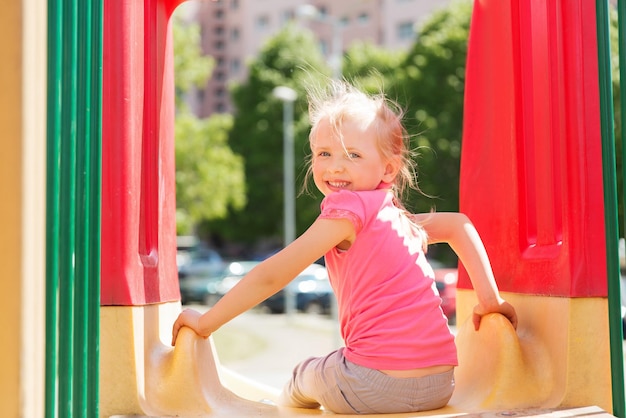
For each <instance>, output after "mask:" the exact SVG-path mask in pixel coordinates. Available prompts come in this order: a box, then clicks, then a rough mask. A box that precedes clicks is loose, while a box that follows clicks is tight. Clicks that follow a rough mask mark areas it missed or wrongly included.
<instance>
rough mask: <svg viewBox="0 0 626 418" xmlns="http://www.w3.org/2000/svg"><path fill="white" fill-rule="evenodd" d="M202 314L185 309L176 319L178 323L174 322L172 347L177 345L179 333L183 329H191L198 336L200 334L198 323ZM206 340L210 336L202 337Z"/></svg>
mask: <svg viewBox="0 0 626 418" xmlns="http://www.w3.org/2000/svg"><path fill="white" fill-rule="evenodd" d="M201 316H202V314H201V313H200V312H197V311H194V310H193V309H185V310H184V311H182V312H181V313H180V315H178V318H176V322H174V326H173V328H172V346H174V345H176V337H178V332H179V331H180V329H181V328H182V327H189V328H191V329H192V330H193V331H194V332H195V333H196V334H198V335H200V334H199V333H198V321H199V320H200V317H201ZM202 337H204V338H208V337H209V336H208V335H206V336H205V335H202Z"/></svg>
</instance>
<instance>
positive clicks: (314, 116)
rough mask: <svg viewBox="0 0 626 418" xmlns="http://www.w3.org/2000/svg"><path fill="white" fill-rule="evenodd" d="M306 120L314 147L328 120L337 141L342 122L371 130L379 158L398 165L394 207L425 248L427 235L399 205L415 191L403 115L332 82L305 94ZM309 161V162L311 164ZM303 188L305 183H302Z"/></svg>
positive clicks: (382, 99) (384, 101)
mask: <svg viewBox="0 0 626 418" xmlns="http://www.w3.org/2000/svg"><path fill="white" fill-rule="evenodd" d="M308 98H309V120H310V122H311V126H312V127H311V132H310V134H309V143H310V144H311V146H313V143H314V140H315V136H316V133H317V129H318V126H319V123H320V122H321V121H323V120H327V121H328V124H329V125H330V127H331V129H332V130H333V132H334V133H335V134H336V136H337V138H339V139H340V140H341V139H342V137H341V127H342V124H343V122H345V121H349V122H352V123H357V124H360V125H361V127H362V128H364V129H365V128H367V129H373V130H374V132H375V134H376V140H377V147H378V150H379V152H380V153H381V155H382V157H383V158H384V159H386V160H389V161H396V162H398V166H399V167H400V169H399V170H398V174H397V175H396V178H395V179H394V181H393V183H392V184H391V186H392V190H393V192H394V195H395V202H394V203H395V204H396V206H398V207H399V208H400V209H402V210H403V211H404V212H405V213H406V215H407V218H408V219H409V221H410V222H411V224H412V225H413V226H415V227H416V228H417V229H418V231H414V232H416V233H417V235H419V237H421V238H422V239H423V243H424V245H423V246H424V248H426V241H427V239H426V233H425V231H424V229H423V228H422V227H421V226H420V225H416V224H415V223H414V222H413V221H412V219H411V216H410V214H409V213H408V211H407V210H406V209H405V207H404V205H403V204H402V202H401V198H402V196H404V194H405V193H406V192H407V191H408V189H414V190H418V191H419V188H418V186H417V181H416V178H417V176H416V164H415V162H414V160H413V153H412V151H411V148H410V137H409V135H408V133H407V131H406V129H405V127H404V125H403V123H402V120H403V117H404V111H403V110H402V108H401V107H400V106H399V105H398V104H397V103H396V102H394V101H392V100H390V99H388V98H387V97H386V96H385V95H384V94H382V93H379V94H375V95H368V94H366V93H364V92H362V91H361V90H359V89H357V88H356V87H354V86H352V85H351V84H349V83H347V82H345V81H335V80H334V81H331V82H330V83H329V85H328V87H327V88H325V89H321V88H317V89H313V88H309V90H308ZM312 158H314V157H311V161H310V162H312ZM311 165H312V164H309V168H308V170H307V178H309V177H310V176H311V171H312V167H311ZM305 184H306V182H305Z"/></svg>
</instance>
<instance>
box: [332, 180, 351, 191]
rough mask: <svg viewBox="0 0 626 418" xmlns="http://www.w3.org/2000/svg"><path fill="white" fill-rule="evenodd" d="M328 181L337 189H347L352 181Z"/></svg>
mask: <svg viewBox="0 0 626 418" xmlns="http://www.w3.org/2000/svg"><path fill="white" fill-rule="evenodd" d="M326 183H327V184H328V185H329V186H330V187H333V188H335V189H345V188H346V187H348V186H349V185H350V182H347V181H327V182H326Z"/></svg>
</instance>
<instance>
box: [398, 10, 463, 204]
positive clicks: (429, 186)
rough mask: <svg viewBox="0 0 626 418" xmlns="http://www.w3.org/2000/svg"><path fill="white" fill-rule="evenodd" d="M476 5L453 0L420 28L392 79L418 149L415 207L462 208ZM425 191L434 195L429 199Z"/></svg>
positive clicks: (413, 143)
mask: <svg viewBox="0 0 626 418" xmlns="http://www.w3.org/2000/svg"><path fill="white" fill-rule="evenodd" d="M471 10H472V5H471V3H470V2H468V1H459V2H453V3H451V4H450V6H448V7H447V8H445V9H443V10H440V11H438V12H435V13H434V14H433V15H432V16H431V18H430V19H428V21H427V22H426V23H425V24H424V26H423V27H422V28H420V29H419V31H418V33H417V39H416V42H415V43H414V45H413V48H412V49H411V50H409V52H408V53H407V55H406V58H405V60H404V62H402V63H401V64H400V66H399V67H398V70H397V72H396V73H395V74H394V76H393V77H392V78H390V79H389V80H388V83H389V95H390V96H391V97H393V98H395V99H396V100H397V101H398V102H399V103H400V104H402V105H403V106H404V107H405V109H406V122H405V124H406V127H407V130H408V131H409V134H410V135H411V137H412V147H413V149H415V150H417V151H418V153H419V155H418V157H417V167H418V185H419V187H420V189H421V190H422V191H423V192H424V194H420V193H412V194H411V195H410V196H409V197H408V199H407V200H408V202H407V207H408V208H409V209H410V210H413V211H418V212H424V211H426V212H427V211H429V210H431V209H432V208H433V207H434V208H436V209H437V210H438V211H457V210H458V207H459V199H458V196H459V166H460V154H461V138H462V131H463V95H464V88H465V60H466V57H467V39H468V35H469V23H470V18H471ZM425 195H428V196H432V198H429V197H427V196H425Z"/></svg>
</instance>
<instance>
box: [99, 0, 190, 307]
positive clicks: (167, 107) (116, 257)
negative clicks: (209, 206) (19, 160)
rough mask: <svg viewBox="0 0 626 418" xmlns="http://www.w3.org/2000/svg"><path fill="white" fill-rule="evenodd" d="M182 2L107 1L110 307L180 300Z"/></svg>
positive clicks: (105, 295) (105, 177) (105, 210)
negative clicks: (176, 64)
mask: <svg viewBox="0 0 626 418" xmlns="http://www.w3.org/2000/svg"><path fill="white" fill-rule="evenodd" d="M178 3H179V1H163V0H145V1H137V0H120V1H105V2H104V45H103V50H104V59H103V109H102V268H101V271H102V278H101V284H102V290H101V304H102V305H143V304H150V303H158V302H166V301H175V300H179V299H180V293H179V288H178V277H177V268H176V220H175V215H176V199H175V171H174V94H173V93H174V91H173V89H174V83H173V72H174V70H173V53H172V43H171V39H172V37H171V33H170V26H169V18H170V16H171V13H172V11H173V9H174V7H175V6H176V5H177V4H178Z"/></svg>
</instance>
